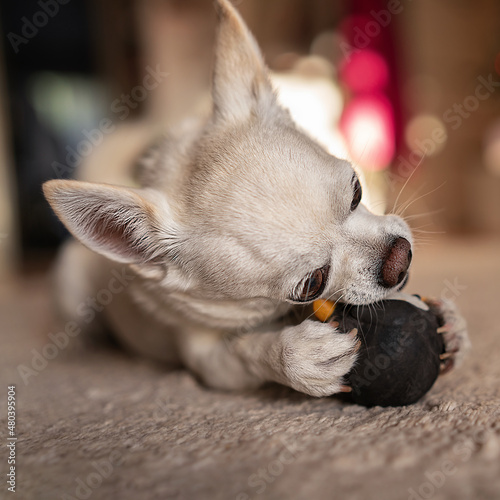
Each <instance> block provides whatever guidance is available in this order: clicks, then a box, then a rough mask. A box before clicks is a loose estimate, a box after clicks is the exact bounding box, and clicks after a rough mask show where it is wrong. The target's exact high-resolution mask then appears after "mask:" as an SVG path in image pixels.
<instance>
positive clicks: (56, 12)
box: [0, 0, 500, 277]
mask: <svg viewBox="0 0 500 500" xmlns="http://www.w3.org/2000/svg"><path fill="white" fill-rule="evenodd" d="M236 3H237V6H238V9H239V10H240V12H241V13H242V15H243V17H244V18H245V20H246V21H247V23H248V25H249V27H250V29H251V30H252V32H253V33H254V34H255V36H256V38H257V40H258V42H259V44H260V46H261V47H262V50H263V52H264V55H265V59H266V61H267V63H268V65H269V66H270V68H271V69H272V71H273V73H274V75H275V82H276V85H277V86H278V88H279V89H280V95H281V98H282V100H283V102H284V103H285V105H287V106H289V107H290V109H291V111H292V114H293V115H294V116H295V117H296V118H297V120H298V121H299V122H300V123H301V124H302V126H304V127H305V128H306V129H308V130H309V131H310V133H311V134H312V135H315V136H316V137H317V138H318V139H319V140H320V141H321V142H323V143H324V144H325V145H326V147H328V148H329V149H330V150H331V151H332V152H334V153H335V154H338V155H339V156H342V157H346V158H349V159H351V160H352V161H353V162H355V163H356V164H357V165H358V167H359V168H360V169H362V170H363V172H364V174H365V178H366V182H367V183H368V184H369V185H370V188H371V189H370V193H371V196H370V197H369V198H367V200H368V202H369V203H370V205H371V206H372V208H373V209H374V210H376V211H379V212H383V211H384V210H392V209H393V208H394V204H395V203H396V210H399V211H403V210H404V214H405V215H406V216H408V220H409V221H410V222H411V223H412V225H413V226H414V227H415V228H416V230H417V233H416V234H417V238H419V237H421V239H422V240H424V241H425V240H426V239H428V238H429V237H432V235H433V234H434V232H437V233H441V232H445V233H447V234H450V235H457V234H459V235H462V236H464V237H465V238H477V237H479V236H481V237H482V236H491V235H498V232H499V229H500V3H499V2H498V1H496V0H476V1H472V0H453V1H451V0H444V1H441V2H435V1H432V0H419V1H418V2H413V1H410V0H350V1H347V0H343V1H341V0H338V1H334V0H272V1H269V0H244V1H238V2H236ZM0 19H1V23H0V30H1V34H2V36H1V40H0V275H1V276H3V277H7V276H9V275H12V274H15V273H17V272H19V271H22V272H27V271H30V270H33V269H40V268H45V267H47V266H48V265H49V264H50V262H51V260H52V258H53V256H54V254H55V251H56V249H57V247H58V245H59V244H60V243H61V241H62V240H63V239H64V238H65V237H66V236H67V235H66V233H65V231H64V229H63V228H62V226H61V225H60V224H59V223H58V221H57V220H56V218H55V217H54V216H53V214H52V213H51V211H50V209H49V207H48V205H47V203H46V202H45V201H44V198H43V196H42V191H41V184H42V183H43V182H44V181H45V180H48V179H51V178H72V177H75V176H77V175H78V173H77V172H78V167H79V166H81V164H84V163H87V164H89V167H88V168H89V169H90V171H93V172H95V173H96V175H95V177H99V176H100V177H101V179H104V180H106V178H107V177H106V175H107V174H106V173H107V172H108V170H113V167H114V166H117V165H119V164H120V162H124V161H126V160H127V159H130V158H132V157H133V156H134V155H135V154H137V153H138V152H139V151H140V149H141V147H142V146H143V145H145V144H146V143H147V141H148V140H149V138H150V137H151V132H152V131H158V129H159V128H160V129H161V128H162V127H164V126H167V125H172V124H174V125H175V123H176V122H178V121H179V120H180V119H181V118H182V117H183V116H185V115H187V114H189V113H190V112H194V111H196V110H197V109H200V108H201V107H203V106H204V105H206V101H205V96H206V92H207V89H208V87H209V84H210V68H211V64H212V56H213V40H214V28H215V12H214V8H213V3H212V1H211V0H141V1H139V0H135V1H134V0H102V1H97V0H95V1H84V0H23V1H22V2H9V1H2V2H1V7H0ZM407 181H408V182H407ZM406 182H407V185H406V186H405V188H404V190H403V191H402V192H401V189H402V186H403V185H405V183H406ZM427 231H430V232H427Z"/></svg>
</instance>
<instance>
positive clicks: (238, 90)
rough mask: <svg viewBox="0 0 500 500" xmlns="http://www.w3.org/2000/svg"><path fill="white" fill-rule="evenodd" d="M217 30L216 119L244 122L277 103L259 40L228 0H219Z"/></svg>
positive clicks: (214, 80)
mask: <svg viewBox="0 0 500 500" xmlns="http://www.w3.org/2000/svg"><path fill="white" fill-rule="evenodd" d="M216 8H217V13H218V31H217V40H216V45H215V67H214V74H213V88H212V96H213V103H214V119H215V121H218V120H224V121H231V122H241V121H244V120H246V119H247V118H249V117H250V115H251V114H252V112H258V111H259V108H260V109H264V110H265V109H268V108H269V107H270V106H275V95H274V93H273V90H272V86H271V83H270V80H269V76H268V73H267V68H266V66H265V64H264V60H263V58H262V54H261V52H260V50H259V47H258V45H257V42H256V41H255V39H254V38H253V36H252V34H251V33H250V31H249V30H248V28H247V26H246V25H245V23H244V21H243V19H242V18H241V17H240V15H239V13H238V12H237V11H236V9H235V8H234V7H233V6H232V5H231V3H230V2H229V1H228V0H217V2H216Z"/></svg>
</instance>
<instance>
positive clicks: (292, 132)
mask: <svg viewBox="0 0 500 500" xmlns="http://www.w3.org/2000/svg"><path fill="white" fill-rule="evenodd" d="M217 10H218V14H219V20H218V36H217V42H216V60H215V69H214V77H213V89H212V97H213V110H212V113H211V115H210V117H208V118H207V119H206V120H205V121H204V122H202V124H201V126H200V127H199V128H198V129H197V130H196V131H193V133H191V134H188V135H185V136H183V137H182V138H181V139H174V138H173V137H167V138H164V139H163V140H162V141H160V142H158V143H157V144H156V145H155V146H154V147H153V148H151V149H150V150H149V151H148V153H147V154H146V155H145V158H144V159H143V161H142V162H141V163H140V164H139V166H138V168H137V174H138V177H137V179H138V180H139V182H140V185H141V188H140V189H132V188H125V187H119V186H114V185H107V184H96V183H89V182H80V181H63V180H53V181H49V182H47V183H46V184H45V185H44V191H45V195H46V197H47V199H48V201H49V202H50V204H51V206H52V207H53V209H54V211H55V212H56V214H57V215H58V216H59V218H60V219H61V220H62V221H63V223H64V224H65V225H66V227H67V228H68V229H69V230H70V231H71V233H72V234H73V235H74V236H75V238H76V240H78V241H75V240H72V241H71V242H69V243H68V244H67V245H66V246H65V249H64V251H63V254H62V257H61V259H60V264H59V273H58V274H59V276H60V277H61V278H60V279H59V280H58V281H59V288H60V289H59V295H60V298H61V304H62V307H63V310H64V311H66V315H67V317H68V319H74V320H75V321H79V322H80V323H82V321H81V319H82V308H81V305H82V304H84V303H85V298H86V297H89V296H95V294H96V293H97V292H98V291H99V290H101V289H102V288H103V287H104V286H105V285H106V283H107V282H108V281H109V277H110V276H111V275H110V273H111V272H114V273H115V274H116V272H117V271H119V272H120V273H122V275H123V273H124V272H125V273H126V275H125V276H126V279H127V280H128V279H129V280H130V285H129V286H127V287H126V288H125V289H124V290H123V291H122V292H121V293H117V294H116V295H115V296H114V297H113V300H112V301H111V302H110V303H109V304H108V305H107V306H106V307H105V308H103V311H102V316H103V318H104V319H105V320H106V322H107V324H108V325H110V326H111V328H112V330H113V331H114V333H115V334H116V335H117V336H118V338H119V339H121V340H122V341H123V343H125V344H126V345H128V346H129V347H131V348H132V349H134V350H135V351H137V352H139V353H142V354H145V355H147V356H150V357H154V358H156V359H160V360H164V361H168V362H174V361H176V360H177V361H180V362H181V363H182V364H183V365H185V366H187V367H188V368H189V369H191V370H192V371H193V372H194V373H196V374H197V375H198V376H199V377H200V378H201V379H202V380H203V381H204V382H205V383H206V384H207V385H209V386H211V387H215V388H221V389H242V388H248V387H256V386H258V385H260V384H262V383H264V382H267V381H275V382H279V383H281V384H285V385H287V386H289V387H292V388H294V389H296V390H298V391H302V392H304V393H306V394H310V395H313V396H327V395H330V394H333V393H336V392H339V391H348V390H349V388H348V387H346V386H345V385H344V382H343V376H344V375H346V374H347V373H348V372H349V371H350V369H351V368H352V366H353V364H354V362H355V361H356V356H357V349H358V347H359V340H358V339H357V337H356V332H355V331H354V332H352V333H351V334H350V335H349V334H345V332H339V331H338V330H336V329H335V328H333V327H332V326H331V325H329V324H323V323H320V322H318V321H313V320H311V319H308V318H307V317H306V316H307V315H306V314H304V311H305V310H306V308H304V304H310V303H311V302H312V301H313V300H315V299H318V298H329V299H331V300H339V299H342V301H344V302H348V303H352V304H369V303H371V302H374V301H377V300H380V299H383V298H385V297H386V296H388V295H389V294H390V293H392V292H395V291H398V290H399V289H401V288H402V287H403V286H404V284H405V282H406V278H407V271H408V267H409V265H410V261H411V246H412V235H411V232H410V229H409V227H408V226H407V224H406V223H405V222H404V221H403V220H402V219H401V218H399V217H397V216H394V215H386V216H376V215H374V214H372V213H370V212H369V211H368V210H367V209H366V208H365V207H364V206H363V204H361V203H360V201H361V187H360V184H359V181H358V178H357V176H356V174H355V172H354V170H353V168H352V166H351V165H350V164H349V163H348V162H347V161H344V160H339V159H337V158H335V157H333V156H331V155H329V154H328V153H327V152H326V151H325V150H324V149H323V148H322V147H321V146H319V145H318V144H317V143H316V142H314V141H313V140H312V139H311V138H309V137H308V136H306V135H305V134H304V133H303V132H302V131H301V130H299V129H298V128H297V126H296V125H295V124H294V123H293V121H292V119H291V118H290V115H289V113H288V112H287V111H286V110H285V109H283V108H281V107H280V106H279V105H278V104H277V100H276V96H275V93H274V92H273V88H272V86H271V83H270V80H269V76H268V71H267V69H266V66H265V64H264V62H263V59H262V56H261V53H260V51H259V48H258V47H257V44H256V42H255V40H254V39H253V37H252V35H251V34H250V33H249V31H248V29H247V27H246V26H245V24H244V22H243V21H242V19H241V17H240V16H239V14H238V13H237V12H236V11H235V9H234V8H233V7H232V5H231V4H230V3H229V2H228V1H227V0H218V2H217ZM124 266H125V268H126V271H123V269H124ZM79 306H80V307H79ZM293 311H295V312H297V311H298V313H297V314H294V313H293ZM291 312H292V314H291ZM299 318H300V319H299Z"/></svg>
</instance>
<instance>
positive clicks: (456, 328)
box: [425, 299, 471, 374]
mask: <svg viewBox="0 0 500 500" xmlns="http://www.w3.org/2000/svg"><path fill="white" fill-rule="evenodd" d="M425 302H426V303H427V305H429V307H430V308H431V309H432V310H433V311H434V312H435V314H436V315H437V316H438V317H439V318H440V319H441V322H442V323H443V325H442V326H441V327H440V328H439V329H438V332H439V333H441V334H442V335H443V340H444V345H445V352H444V354H442V355H441V359H442V362H441V374H444V373H446V372H448V371H450V370H451V369H452V368H454V367H458V366H460V365H461V364H462V361H463V359H464V357H465V356H466V354H467V353H468V351H469V350H470V348H471V343H470V340H469V335H468V333H467V323H466V321H465V319H464V317H463V316H462V315H461V314H460V312H459V310H458V307H457V306H456V304H455V303H454V302H453V301H452V300H449V299H442V300H438V299H426V300H425Z"/></svg>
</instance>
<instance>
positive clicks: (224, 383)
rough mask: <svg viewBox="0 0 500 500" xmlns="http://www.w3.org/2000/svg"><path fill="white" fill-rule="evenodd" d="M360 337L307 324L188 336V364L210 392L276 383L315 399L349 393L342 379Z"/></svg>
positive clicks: (185, 338) (184, 345) (197, 332)
mask: <svg viewBox="0 0 500 500" xmlns="http://www.w3.org/2000/svg"><path fill="white" fill-rule="evenodd" d="M359 346H360V343H359V341H358V339H357V337H356V332H355V331H353V332H352V333H351V334H345V333H340V332H339V331H338V330H336V329H335V328H333V327H332V326H331V325H328V324H323V323H319V322H316V321H311V320H306V321H304V322H302V323H301V324H299V325H295V326H288V327H285V328H283V329H281V330H278V331H256V332H250V333H244V334H232V335H231V334H226V335H224V334H220V333H218V332H213V331H208V330H205V331H203V330H201V329H200V330H192V331H189V332H184V333H183V335H182V337H181V338H180V348H181V349H180V350H181V353H182V357H183V361H184V363H185V364H186V365H187V366H188V367H189V368H190V369H191V370H192V371H194V372H195V373H196V374H197V375H198V376H200V377H201V379H202V380H203V381H204V382H205V383H206V384H207V385H209V386H210V387H214V388H219V389H232V390H234V389H245V388H252V387H257V386H259V385H261V384H263V383H265V382H278V383H281V384H284V385H287V386H289V387H292V388H293V389H296V390H297V391H300V392H304V393H306V394H309V395H311V396H328V395H330V394H334V393H337V392H342V391H345V390H347V389H346V387H345V386H344V381H343V376H344V375H346V374H347V373H348V372H349V371H350V369H351V368H352V366H353V364H354V362H355V361H356V355H357V354H356V353H357V350H358V348H359Z"/></svg>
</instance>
